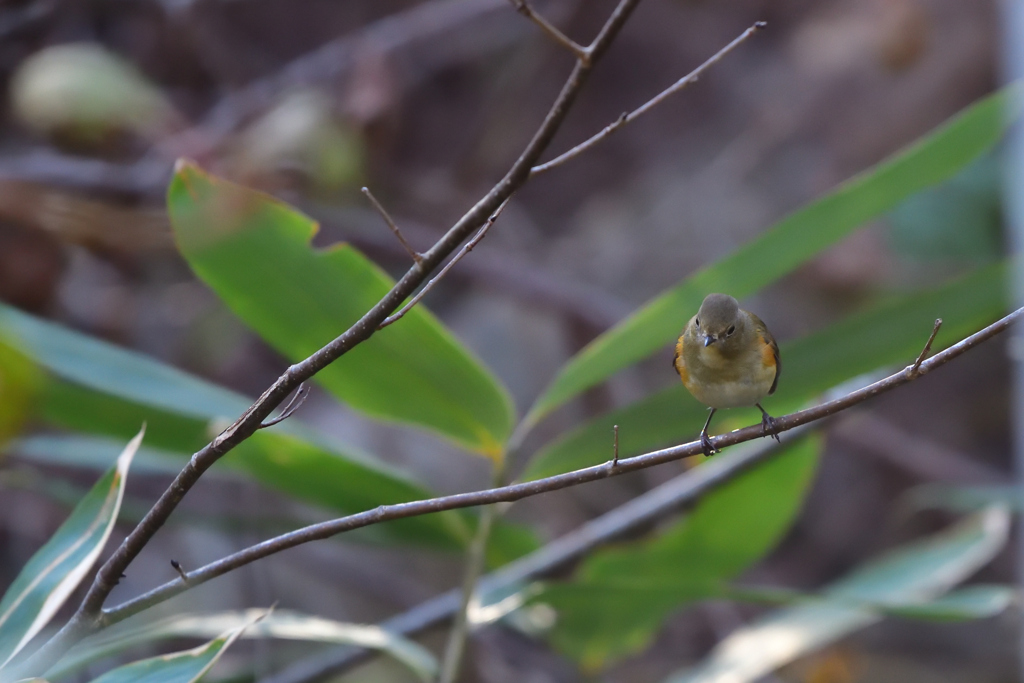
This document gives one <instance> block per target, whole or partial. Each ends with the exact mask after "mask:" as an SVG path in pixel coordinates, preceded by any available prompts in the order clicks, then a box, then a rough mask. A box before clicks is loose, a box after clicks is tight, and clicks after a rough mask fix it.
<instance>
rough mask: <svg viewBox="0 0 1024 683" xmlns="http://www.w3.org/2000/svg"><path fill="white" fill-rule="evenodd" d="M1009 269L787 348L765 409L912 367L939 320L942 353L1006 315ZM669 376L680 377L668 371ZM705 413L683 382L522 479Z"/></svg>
mask: <svg viewBox="0 0 1024 683" xmlns="http://www.w3.org/2000/svg"><path fill="white" fill-rule="evenodd" d="M1005 289H1006V266H1005V264H996V265H992V266H986V267H983V268H979V269H978V270H976V271H974V272H973V273H970V274H968V275H966V276H965V277H962V278H960V279H958V280H955V281H953V282H951V283H949V284H946V285H944V286H942V287H938V288H936V289H932V290H928V291H924V292H919V293H914V294H907V295H902V296H894V297H887V298H885V299H883V300H882V301H880V302H878V303H876V304H874V305H872V306H870V307H868V308H867V309H866V310H863V311H861V312H859V313H856V314H854V315H851V316H849V317H848V318H846V319H845V320H842V321H840V322H839V323H836V324H834V325H832V326H830V327H828V328H826V329H824V330H821V331H819V332H815V333H813V334H810V335H808V336H806V337H803V338H801V339H798V340H795V341H792V342H788V343H784V344H782V353H781V355H782V364H783V372H782V377H781V378H780V380H779V388H778V391H777V392H776V393H775V395H774V396H772V397H770V398H768V399H767V400H766V401H765V402H764V403H763V404H762V405H764V406H765V409H767V410H768V411H769V412H771V413H772V414H774V415H780V414H784V413H785V412H787V411H789V410H794V409H797V408H799V407H801V406H802V405H804V404H805V403H806V402H807V401H809V400H810V399H812V398H813V397H814V396H816V395H818V394H820V393H822V392H824V391H825V390H826V389H829V388H830V387H833V386H835V385H837V384H840V383H841V382H844V381H846V380H848V379H851V378H853V377H856V376H858V375H860V374H863V373H866V372H869V371H872V370H875V369H877V368H879V367H884V366H887V365H892V364H894V363H901V362H902V363H910V362H912V361H913V360H914V358H916V357H917V354H918V353H920V351H921V348H922V347H923V346H924V342H925V340H926V339H927V338H928V334H929V333H930V331H931V328H932V325H933V323H934V322H935V319H936V318H942V320H943V325H942V328H941V330H940V331H939V334H938V336H937V337H936V340H935V344H934V346H933V349H934V350H939V349H941V348H944V347H946V346H948V345H950V344H952V343H955V342H956V341H959V340H960V339H961V338H962V337H964V336H966V335H968V334H970V333H972V332H975V331H977V330H978V329H980V328H981V327H983V326H984V325H986V324H988V323H989V322H991V321H992V320H994V319H996V318H998V317H999V316H1000V315H1002V313H1003V311H1004V310H1005V308H1006V293H1005ZM665 374H666V375H670V374H671V375H672V378H673V379H676V378H675V373H674V372H672V371H671V370H669V369H668V367H667V364H666V369H665ZM705 419H707V408H706V407H704V406H703V405H701V404H700V403H698V402H697V400H696V399H695V398H693V397H692V396H691V395H690V394H689V392H687V391H686V389H685V388H684V387H683V386H682V384H681V383H678V381H677V382H675V383H674V385H673V386H672V388H670V389H667V390H665V391H662V392H659V393H657V394H654V395H653V396H650V397H648V398H646V399H643V400H641V401H638V402H636V403H634V404H632V405H630V406H627V407H625V408H623V409H620V410H616V411H613V412H611V413H607V414H605V415H602V416H599V417H597V418H595V419H594V420H591V421H590V422H588V423H586V424H584V425H583V426H581V427H579V428H577V429H576V430H574V431H571V432H569V433H568V434H566V435H564V436H563V437H561V438H560V439H558V440H556V441H554V442H552V443H551V444H548V445H547V446H546V447H545V448H544V449H543V450H542V451H541V452H540V453H538V454H537V456H535V457H534V459H533V461H532V462H531V463H530V465H529V467H528V468H527V470H526V472H525V473H524V475H523V478H524V479H537V478H540V477H546V476H550V475H552V474H557V473H560V472H566V471H569V470H573V469H577V468H580V467H587V466H589V465H594V464H597V463H599V462H603V461H604V460H607V459H608V457H609V443H610V440H611V433H612V426H613V425H619V453H620V456H621V457H628V456H631V455H636V454H638V453H642V452H645V451H647V450H650V449H653V448H657V447H660V446H663V445H665V444H668V443H674V442H679V441H680V440H682V439H686V438H689V437H691V436H693V435H695V434H697V433H698V432H699V431H700V428H701V425H703V424H704V420H705ZM759 421H760V413H758V412H757V410H756V409H743V410H734V411H728V412H727V413H726V414H725V415H723V414H722V411H719V413H718V414H717V415H716V417H715V424H714V425H712V430H711V431H712V432H715V431H718V432H719V433H721V432H723V431H727V428H728V426H729V425H730V424H732V425H734V426H739V425H740V424H752V423H756V422H759Z"/></svg>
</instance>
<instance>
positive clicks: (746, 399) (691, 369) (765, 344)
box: [672, 294, 782, 455]
mask: <svg viewBox="0 0 1024 683" xmlns="http://www.w3.org/2000/svg"><path fill="white" fill-rule="evenodd" d="M672 366H673V367H674V368H675V369H676V372H678V373H679V377H680V378H681V379H682V380H683V386H685V387H686V388H687V389H688V390H689V392H690V393H691V394H693V396H694V398H696V399H697V400H698V401H700V402H701V403H703V404H704V405H706V406H708V408H710V410H711V414H710V415H708V420H707V422H705V423H704V429H702V430H701V432H700V443H701V446H702V447H703V449H704V455H711V454H712V453H715V452H716V449H715V448H714V446H712V444H711V439H710V438H709V437H708V425H710V424H711V418H712V417H714V415H715V411H716V410H718V409H719V408H738V407H740V406H757V407H758V409H759V410H760V411H761V415H762V418H761V431H762V433H763V434H764V436H771V437H774V438H775V440H776V441H778V439H779V436H778V434H777V433H776V429H775V420H774V419H773V418H772V416H771V415H769V414H768V413H767V412H766V411H765V409H764V408H762V407H761V399H763V398H764V397H765V396H768V395H769V394H773V393H775V387H777V386H778V384H779V373H780V372H781V371H782V363H781V361H780V360H779V345H778V344H777V343H775V338H774V337H773V336H772V333H771V332H769V331H768V328H767V327H766V326H765V324H764V323H763V322H762V321H761V319H760V318H758V317H757V316H756V315H754V314H753V313H751V312H749V311H744V310H743V309H742V308H740V305H739V303H738V302H737V301H736V299H734V298H732V297H731V296H729V295H727V294H708V295H707V297H705V298H704V302H703V303H702V304H701V305H700V310H699V311H697V315H695V316H693V317H692V318H690V322H688V323H687V324H686V328H685V329H684V330H683V333H682V335H681V336H680V337H679V341H678V342H676V355H675V358H674V359H673V360H672Z"/></svg>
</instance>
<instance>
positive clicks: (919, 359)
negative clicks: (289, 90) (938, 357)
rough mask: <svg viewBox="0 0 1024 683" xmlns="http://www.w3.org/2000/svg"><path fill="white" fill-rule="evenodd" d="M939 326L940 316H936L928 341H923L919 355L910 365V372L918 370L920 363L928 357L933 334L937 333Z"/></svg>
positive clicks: (940, 322)
mask: <svg viewBox="0 0 1024 683" xmlns="http://www.w3.org/2000/svg"><path fill="white" fill-rule="evenodd" d="M940 327H942V318H936V320H935V325H934V327H932V334H931V336H930V337H928V341H927V342H925V345H924V348H923V349H921V355H919V356H918V357H917V360H915V361H914V364H913V365H912V366H910V371H911V372H920V370H921V363H923V362H924V359H925V358H927V357H928V352H929V351H931V350H932V342H933V341H935V335H937V334H938V333H939V328H940Z"/></svg>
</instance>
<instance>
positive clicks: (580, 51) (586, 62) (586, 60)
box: [509, 0, 590, 66]
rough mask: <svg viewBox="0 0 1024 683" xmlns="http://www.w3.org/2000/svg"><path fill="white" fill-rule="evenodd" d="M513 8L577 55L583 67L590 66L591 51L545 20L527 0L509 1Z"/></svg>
mask: <svg viewBox="0 0 1024 683" xmlns="http://www.w3.org/2000/svg"><path fill="white" fill-rule="evenodd" d="M509 2H511V3H512V6H513V7H515V8H516V11H517V12H519V13H520V14H522V15H523V16H524V17H526V18H527V19H529V20H530V21H532V22H533V23H535V24H537V26H539V27H540V30H542V31H543V32H544V33H546V34H547V35H548V37H549V38H551V39H552V40H553V41H555V42H556V43H558V44H559V45H561V46H562V47H564V48H565V49H567V50H568V51H569V52H571V53H573V54H574V55H576V59H578V60H580V63H581V64H583V66H590V50H589V49H587V48H585V47H583V46H582V45H580V44H579V43H577V42H576V41H575V40H573V39H572V38H570V37H569V36H567V35H565V34H564V33H562V32H561V31H559V30H558V28H557V27H556V26H555V25H553V24H552V23H551V22H549V21H548V20H547V19H545V18H544V17H543V16H541V15H540V14H538V13H537V12H536V11H535V10H534V9H533V7H531V6H530V3H528V2H526V0H509Z"/></svg>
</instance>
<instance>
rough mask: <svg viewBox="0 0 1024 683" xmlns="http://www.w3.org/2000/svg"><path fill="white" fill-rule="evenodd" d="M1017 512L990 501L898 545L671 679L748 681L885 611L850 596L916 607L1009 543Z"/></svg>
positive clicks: (686, 682)
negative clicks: (822, 596) (982, 508)
mask: <svg viewBox="0 0 1024 683" xmlns="http://www.w3.org/2000/svg"><path fill="white" fill-rule="evenodd" d="M1009 524H1010V517H1009V514H1007V512H1006V510H1005V509H1003V508H991V509H989V510H987V511H986V512H984V513H980V514H977V515H974V516H972V517H970V518H969V519H967V520H965V521H964V522H962V523H960V524H958V525H956V526H955V527H954V528H952V529H949V530H947V531H946V532H944V533H941V534H936V535H935V536H932V537H931V538H928V539H926V540H924V541H919V542H917V543H914V544H912V545H909V546H907V547H905V548H902V549H900V550H897V551H895V552H893V553H890V554H889V555H887V556H885V557H883V558H882V559H880V560H877V561H875V562H872V563H871V564H869V565H867V566H865V567H863V568H861V569H858V570H857V571H855V572H853V574H851V575H850V576H848V577H846V578H844V579H841V580H840V581H837V582H836V583H834V584H832V585H831V586H829V587H828V588H827V589H826V590H825V591H824V593H825V594H826V595H827V596H829V598H832V599H828V600H823V601H821V602H816V603H812V604H806V605H797V606H795V607H790V608H787V609H783V610H779V611H777V612H773V613H771V614H769V615H767V616H766V617H762V618H760V619H758V620H757V621H755V622H754V623H752V624H750V625H749V626H746V627H744V628H741V629H739V630H738V631H736V632H734V633H732V634H731V635H730V636H729V637H727V638H726V639H725V640H723V641H722V642H721V643H719V644H718V645H717V646H716V647H715V649H714V650H713V651H712V652H711V654H710V655H709V656H708V657H707V658H706V659H705V660H704V661H703V662H702V663H701V664H700V665H698V666H697V667H696V668H695V669H693V670H690V671H683V672H678V673H676V674H674V675H672V676H670V677H669V678H668V679H667V681H666V683H722V682H723V681H729V683H749V682H752V681H755V680H758V679H760V678H761V677H762V676H765V675H767V674H769V673H771V672H772V671H774V670H775V669H777V668H779V667H780V666H783V665H784V664H787V663H789V662H791V661H793V660H795V659H797V658H798V657H802V656H804V655H806V654H809V653H810V652H813V651H815V650H817V649H819V648H821V647H824V646H825V645H828V644H829V643H832V642H835V641H836V640H838V639H839V638H842V637H843V636H846V635H848V634H850V633H852V632H854V631H857V630H859V629H861V628H864V627H865V626H869V625H871V624H873V623H875V622H877V621H879V620H880V619H881V618H882V615H881V614H880V613H878V612H877V611H874V610H871V609H866V608H863V607H852V606H850V602H851V601H853V602H863V603H881V604H886V605H893V606H900V607H905V608H908V609H909V608H913V607H918V606H921V605H927V604H928V603H929V602H932V601H934V600H935V599H937V598H938V597H939V596H941V595H943V594H945V593H947V592H948V591H949V590H950V589H951V588H952V587H953V586H955V585H957V584H958V583H960V582H961V581H963V580H964V579H966V578H967V577H969V576H970V575H971V574H973V573H974V572H976V571H977V570H978V569H980V568H981V567H982V566H984V565H985V564H987V563H988V562H989V561H990V560H991V559H992V558H993V557H995V555H996V554H997V553H998V552H999V551H1000V550H1001V549H1002V548H1003V546H1004V545H1005V544H1006V539H1007V536H1008V533H1009Z"/></svg>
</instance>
